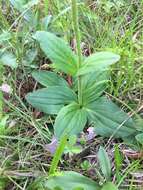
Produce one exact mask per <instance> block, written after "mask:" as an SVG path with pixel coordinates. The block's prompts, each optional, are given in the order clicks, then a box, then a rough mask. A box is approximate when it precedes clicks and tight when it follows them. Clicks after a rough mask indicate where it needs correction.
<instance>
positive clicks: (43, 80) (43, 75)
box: [32, 71, 68, 87]
mask: <svg viewBox="0 0 143 190" xmlns="http://www.w3.org/2000/svg"><path fill="white" fill-rule="evenodd" d="M32 76H33V77H34V78H35V80H36V81H38V82H39V83H40V84H42V85H43V86H45V87H48V86H68V83H67V82H66V81H65V80H64V79H63V78H62V77H60V76H59V75H57V74H56V73H54V72H50V71H34V72H33V73H32Z"/></svg>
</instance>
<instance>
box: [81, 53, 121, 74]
mask: <svg viewBox="0 0 143 190" xmlns="http://www.w3.org/2000/svg"><path fill="white" fill-rule="evenodd" d="M119 59H120V56H119V55H116V54H114V53H111V52H99V53H95V54H92V55H91V56H89V57H88V58H86V59H85V61H84V63H83V65H82V67H81V68H80V69H79V71H78V75H83V74H87V73H91V72H94V71H103V70H105V69H107V68H108V67H109V66H110V65H112V64H114V63H116V62H117V61H119Z"/></svg>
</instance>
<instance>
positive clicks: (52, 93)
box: [26, 86, 77, 114]
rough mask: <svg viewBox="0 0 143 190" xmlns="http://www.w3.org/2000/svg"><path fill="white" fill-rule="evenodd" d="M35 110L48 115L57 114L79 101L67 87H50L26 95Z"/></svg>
mask: <svg viewBox="0 0 143 190" xmlns="http://www.w3.org/2000/svg"><path fill="white" fill-rule="evenodd" d="M26 99H27V101H28V102H29V103H30V104H31V105H32V106H33V107H35V108H37V109H39V110H40V111H42V112H45V113H48V114H57V113H58V112H59V110H60V109H61V108H62V107H63V106H64V105H65V104H69V103H71V102H73V101H76V100H77V96H76V94H75V93H74V92H73V91H72V90H71V89H70V88H68V87H66V86H50V87H48V88H44V89H40V90H37V91H35V92H32V93H29V94H27V95H26Z"/></svg>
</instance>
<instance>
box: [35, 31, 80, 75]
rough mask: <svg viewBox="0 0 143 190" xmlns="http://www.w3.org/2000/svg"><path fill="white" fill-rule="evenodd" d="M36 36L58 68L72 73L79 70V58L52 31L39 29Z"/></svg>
mask: <svg viewBox="0 0 143 190" xmlns="http://www.w3.org/2000/svg"><path fill="white" fill-rule="evenodd" d="M34 38H35V39H36V40H37V41H38V42H39V43H40V46H41V49H42V50H43V51H44V52H45V54H46V55H47V57H48V58H49V59H50V60H51V61H52V62H53V63H54V66H55V67H56V69H59V70H60V71H63V72H65V73H67V74H70V75H75V74H76V72H77V59H76V56H75V55H74V54H73V52H72V50H71V49H70V47H69V46H68V45H67V44H66V43H65V42H64V41H63V40H62V39H61V38H58V37H57V36H55V35H54V34H52V33H49V32H44V31H38V32H36V34H35V35H34Z"/></svg>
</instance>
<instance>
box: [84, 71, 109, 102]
mask: <svg viewBox="0 0 143 190" xmlns="http://www.w3.org/2000/svg"><path fill="white" fill-rule="evenodd" d="M108 78H109V75H108V73H107V72H99V71H95V72H94V73H89V74H86V75H83V76H82V80H81V87H82V96H83V104H84V105H87V104H89V103H91V102H93V101H95V100H96V99H97V98H99V96H100V95H102V93H103V92H104V90H105V89H106V87H107V84H106V83H107V82H108Z"/></svg>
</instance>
